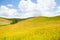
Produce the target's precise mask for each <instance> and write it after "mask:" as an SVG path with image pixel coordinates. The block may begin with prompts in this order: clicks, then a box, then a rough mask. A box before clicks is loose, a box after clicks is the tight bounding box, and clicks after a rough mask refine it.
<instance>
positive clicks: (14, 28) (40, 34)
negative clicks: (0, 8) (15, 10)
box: [0, 16, 60, 40]
mask: <svg viewBox="0 0 60 40" xmlns="http://www.w3.org/2000/svg"><path fill="white" fill-rule="evenodd" d="M59 18H60V16H56V17H50V18H49V17H41V16H40V17H33V18H28V19H26V20H22V21H19V20H18V21H17V22H16V23H14V22H15V21H16V20H15V21H13V24H9V25H6V26H0V40H60V19H59Z"/></svg>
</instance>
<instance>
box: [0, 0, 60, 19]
mask: <svg viewBox="0 0 60 40" xmlns="http://www.w3.org/2000/svg"><path fill="white" fill-rule="evenodd" d="M56 5H57V4H56V2H55V0H37V4H35V3H33V2H32V1H31V0H27V1H25V0H21V1H20V2H19V4H18V8H19V9H20V11H21V12H20V13H18V11H19V10H18V9H13V8H8V7H6V6H3V5H1V6H0V16H2V17H9V18H13V17H16V18H28V17H34V16H47V17H52V16H57V15H60V6H59V7H57V9H56V8H55V7H56ZM7 6H9V7H13V5H12V4H8V5H7ZM55 10H56V11H55Z"/></svg>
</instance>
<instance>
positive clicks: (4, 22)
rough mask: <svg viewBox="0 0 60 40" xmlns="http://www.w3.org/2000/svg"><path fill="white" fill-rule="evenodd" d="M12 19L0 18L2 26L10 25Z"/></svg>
mask: <svg viewBox="0 0 60 40" xmlns="http://www.w3.org/2000/svg"><path fill="white" fill-rule="evenodd" d="M11 22H12V21H10V20H7V19H5V18H0V26H1V25H8V24H10V23H11Z"/></svg>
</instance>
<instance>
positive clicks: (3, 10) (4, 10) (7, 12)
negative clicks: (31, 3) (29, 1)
mask: <svg viewBox="0 0 60 40" xmlns="http://www.w3.org/2000/svg"><path fill="white" fill-rule="evenodd" d="M17 15H19V14H18V13H17V10H16V9H10V8H8V7H6V6H3V5H2V6H1V7H0V16H3V17H11V18H13V17H16V16H17Z"/></svg>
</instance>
